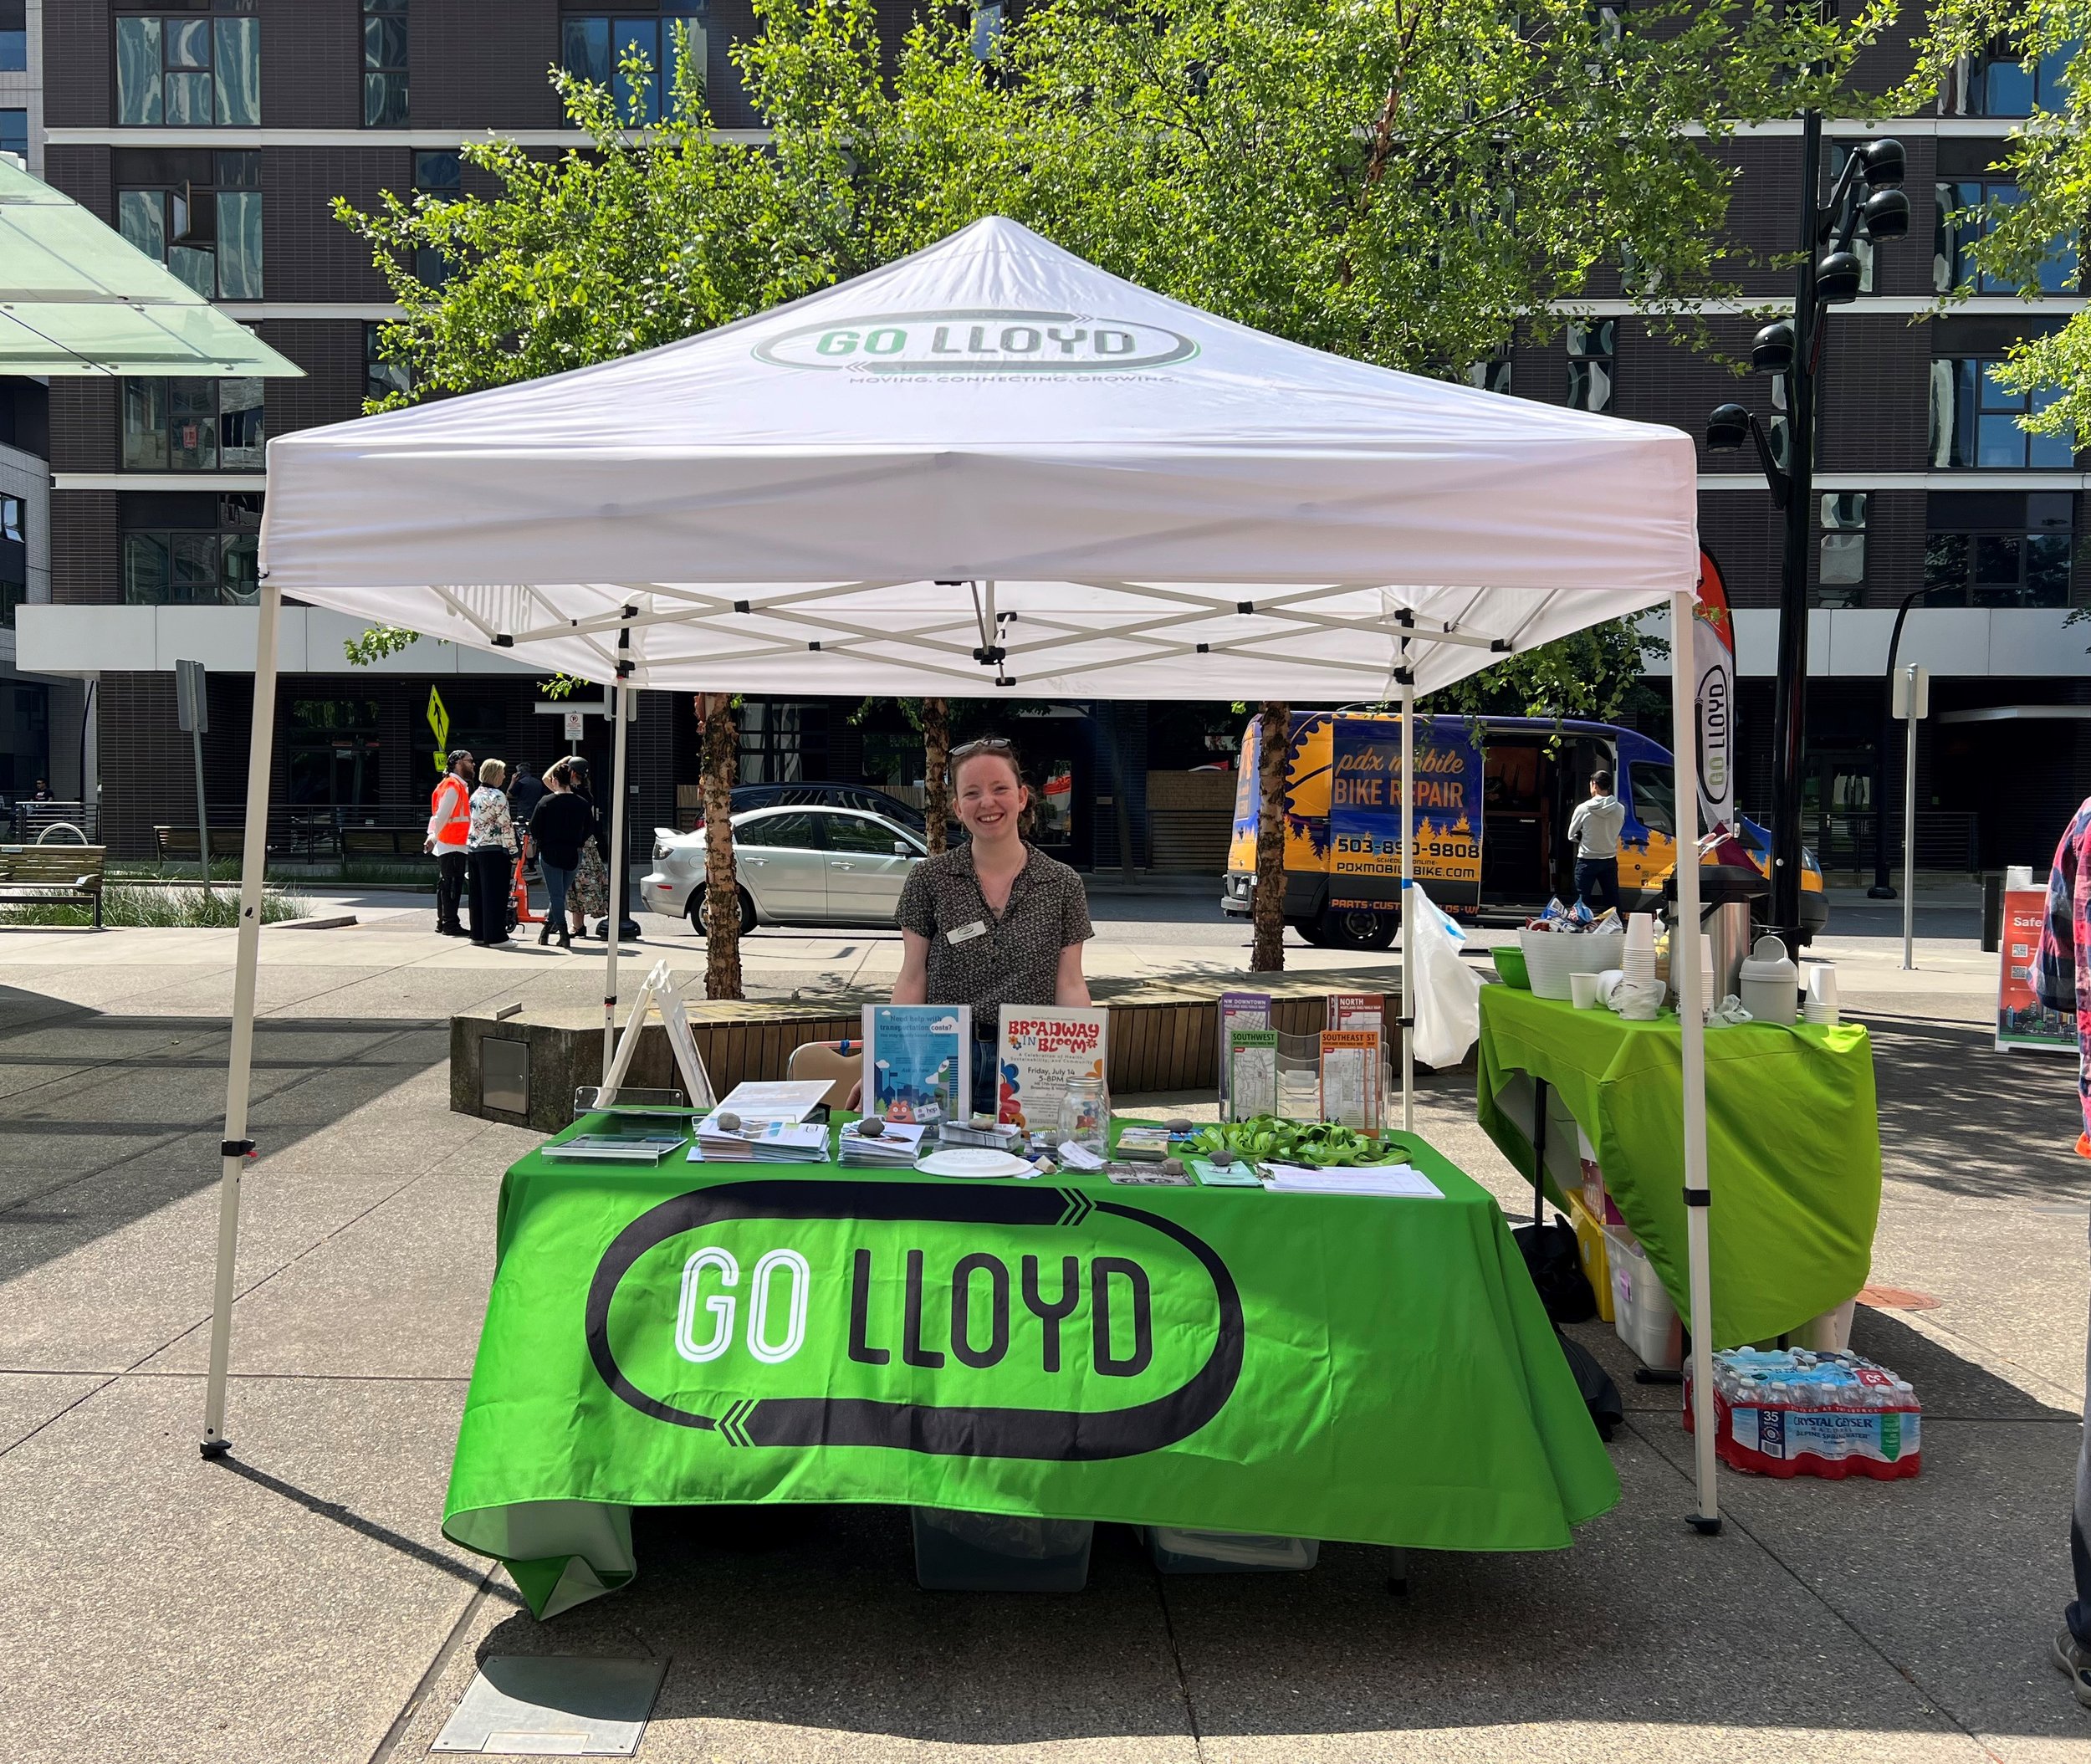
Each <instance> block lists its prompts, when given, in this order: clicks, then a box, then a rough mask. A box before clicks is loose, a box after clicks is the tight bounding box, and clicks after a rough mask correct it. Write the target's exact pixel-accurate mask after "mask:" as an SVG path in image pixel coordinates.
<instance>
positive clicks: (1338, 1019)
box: [1322, 992, 1387, 1030]
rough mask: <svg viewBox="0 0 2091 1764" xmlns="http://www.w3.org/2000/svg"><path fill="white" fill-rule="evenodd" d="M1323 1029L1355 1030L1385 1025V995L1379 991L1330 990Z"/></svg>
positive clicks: (1377, 1027) (1378, 1028)
mask: <svg viewBox="0 0 2091 1764" xmlns="http://www.w3.org/2000/svg"><path fill="white" fill-rule="evenodd" d="M1322 1027H1323V1028H1325V1029H1334V1030H1367V1029H1376V1030H1384V1029H1385V1028H1386V1027H1387V995H1386V994H1384V993H1381V992H1332V993H1331V994H1329V996H1328V1020H1327V1022H1326V1023H1324V1024H1323V1025H1322Z"/></svg>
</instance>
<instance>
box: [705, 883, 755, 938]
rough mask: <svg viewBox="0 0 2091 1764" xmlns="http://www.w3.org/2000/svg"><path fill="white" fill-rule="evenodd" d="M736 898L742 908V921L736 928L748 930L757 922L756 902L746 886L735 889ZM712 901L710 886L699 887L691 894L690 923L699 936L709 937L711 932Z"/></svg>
mask: <svg viewBox="0 0 2091 1764" xmlns="http://www.w3.org/2000/svg"><path fill="white" fill-rule="evenodd" d="M711 902H712V891H711V890H710V889H709V888H704V887H699V888H696V889H693V890H692V892H691V894H690V924H691V927H692V928H693V929H694V930H695V931H696V933H697V934H698V936H699V937H708V936H709V935H710V934H711V929H712V908H711ZM734 902H735V904H736V905H738V906H739V908H740V923H739V925H738V926H736V927H735V929H736V930H739V931H746V930H748V929H749V928H751V927H752V926H753V925H754V923H755V903H754V901H753V900H752V899H750V898H749V893H748V891H747V889H745V888H736V889H735V890H734Z"/></svg>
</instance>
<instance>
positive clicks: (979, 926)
mask: <svg viewBox="0 0 2091 1764" xmlns="http://www.w3.org/2000/svg"><path fill="white" fill-rule="evenodd" d="M987 930H988V928H987V922H986V921H985V920H984V919H977V918H976V919H975V920H974V922H973V923H971V924H969V925H953V927H952V928H951V929H950V930H948V931H947V932H945V933H944V938H945V939H946V941H948V942H949V943H964V942H966V941H967V940H968V939H969V938H976V937H985V936H986V935H987Z"/></svg>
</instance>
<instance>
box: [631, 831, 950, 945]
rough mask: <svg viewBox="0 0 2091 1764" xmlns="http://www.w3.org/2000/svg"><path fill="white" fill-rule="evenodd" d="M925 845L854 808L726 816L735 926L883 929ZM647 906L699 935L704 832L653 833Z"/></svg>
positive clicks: (703, 916)
mask: <svg viewBox="0 0 2091 1764" xmlns="http://www.w3.org/2000/svg"><path fill="white" fill-rule="evenodd" d="M926 856H928V846H925V845H924V844H923V842H922V841H921V839H920V838H919V837H918V836H917V835H915V834H913V833H912V832H910V831H908V830H907V828H906V827H904V826H901V825H900V824H899V823H898V822H897V821H888V820H887V819H886V818H885V817H884V816H880V815H872V814H867V813H864V812H862V811H861V810H855V809H830V808H791V807H778V808H767V809H751V810H749V811H748V812H747V813H746V814H744V815H736V816H734V870H735V872H737V873H738V875H739V879H740V926H741V929H742V930H744V931H745V930H747V929H748V928H749V927H750V926H753V925H890V924H892V923H893V915H894V913H896V912H897V910H898V909H899V907H900V891H901V889H902V887H904V886H905V885H906V883H907V877H908V874H909V872H912V871H913V868H914V867H915V866H916V865H917V864H918V863H919V862H922V860H923V858H924V857H926ZM640 892H641V893H642V895H643V896H644V897H645V899H646V903H647V907H648V908H649V909H650V910H652V911H653V912H655V913H667V914H668V915H669V916H670V917H672V918H688V920H689V922H690V923H691V924H692V925H693V927H695V928H696V929H697V930H698V931H699V932H700V933H701V932H703V931H704V930H705V929H707V928H708V921H709V918H710V914H709V913H708V909H707V905H706V901H705V893H704V831H703V828H701V827H700V828H698V830H697V831H695V832H693V833H678V832H677V831H674V829H673V828H672V827H656V828H655V829H654V830H653V867H652V870H650V871H649V872H647V876H646V877H645V879H644V880H643V881H642V882H641V883H640Z"/></svg>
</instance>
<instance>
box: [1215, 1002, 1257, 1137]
mask: <svg viewBox="0 0 2091 1764" xmlns="http://www.w3.org/2000/svg"><path fill="white" fill-rule="evenodd" d="M1268 1028H1270V994H1269V993H1267V992H1223V993H1222V994H1220V995H1219V1112H1220V1118H1221V1119H1222V1120H1223V1121H1224V1120H1229V1119H1231V1118H1232V1117H1230V1116H1229V1114H1228V1113H1227V1094H1228V1092H1227V1085H1228V1081H1229V1077H1230V1073H1229V1071H1228V1066H1229V1063H1230V1062H1229V1061H1228V1058H1227V1032H1228V1030H1232V1029H1268Z"/></svg>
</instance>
